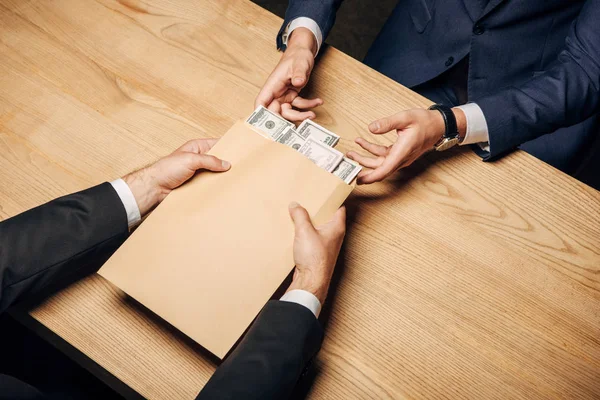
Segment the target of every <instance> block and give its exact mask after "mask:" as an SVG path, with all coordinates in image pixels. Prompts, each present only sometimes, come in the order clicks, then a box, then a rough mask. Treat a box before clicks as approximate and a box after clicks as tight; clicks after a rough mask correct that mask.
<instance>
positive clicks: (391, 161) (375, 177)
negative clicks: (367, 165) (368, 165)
mask: <svg viewBox="0 0 600 400" xmlns="http://www.w3.org/2000/svg"><path fill="white" fill-rule="evenodd" d="M405 157H406V155H405V154H404V153H400V154H397V155H390V156H388V157H387V158H385V159H384V161H383V162H382V163H381V165H380V166H379V167H377V168H375V169H374V170H373V171H371V172H369V173H368V174H365V175H363V176H362V177H360V176H359V177H358V184H359V185H368V184H371V183H375V182H380V181H382V180H384V179H385V178H387V177H388V176H389V175H391V174H392V173H393V172H394V171H396V170H397V169H398V168H399V167H400V166H401V165H402V163H403V162H404V158H405Z"/></svg>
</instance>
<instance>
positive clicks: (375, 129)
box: [369, 111, 411, 135]
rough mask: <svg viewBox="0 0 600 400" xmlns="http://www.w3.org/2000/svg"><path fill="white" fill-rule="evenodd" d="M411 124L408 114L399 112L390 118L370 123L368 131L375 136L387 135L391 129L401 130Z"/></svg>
mask: <svg viewBox="0 0 600 400" xmlns="http://www.w3.org/2000/svg"><path fill="white" fill-rule="evenodd" d="M410 122H411V119H410V116H409V113H408V112H406V111H401V112H399V113H397V114H394V115H392V116H389V117H386V118H382V119H379V120H377V121H374V122H371V124H370V125H369V130H370V131H371V133H374V134H376V135H379V134H382V133H387V132H389V131H391V130H393V129H403V128H404V127H406V126H407V125H408V124H409V123H410Z"/></svg>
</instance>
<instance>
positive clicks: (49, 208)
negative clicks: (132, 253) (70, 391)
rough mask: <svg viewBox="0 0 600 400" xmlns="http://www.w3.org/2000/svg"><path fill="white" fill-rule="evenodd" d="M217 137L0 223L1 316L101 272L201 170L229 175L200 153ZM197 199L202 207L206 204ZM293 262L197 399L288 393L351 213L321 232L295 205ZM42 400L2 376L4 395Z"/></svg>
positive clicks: (316, 335) (315, 336)
mask: <svg viewBox="0 0 600 400" xmlns="http://www.w3.org/2000/svg"><path fill="white" fill-rule="evenodd" d="M215 142H216V140H214V139H202V140H193V141H190V142H188V143H186V144H185V145H184V146H182V147H181V148H179V149H178V150H176V151H175V152H173V153H172V154H171V155H169V156H167V157H165V158H162V159H160V160H159V161H157V162H156V163H155V164H153V165H151V166H149V167H146V168H143V169H141V170H139V171H136V172H134V173H131V174H129V175H127V176H125V177H124V178H123V179H118V180H116V181H113V182H110V183H103V184H101V185H98V186H95V187H92V188H90V189H87V190H84V191H82V192H79V193H75V194H71V195H68V196H64V197H61V198H58V199H56V200H54V201H51V202H49V203H47V204H44V205H42V206H39V207H36V208H34V209H32V210H29V211H26V212H24V213H22V214H19V215H17V216H15V217H13V218H10V219H8V220H6V221H3V222H1V223H0V313H2V312H4V311H5V310H6V309H7V308H8V307H10V306H11V305H12V304H14V303H16V302H18V301H20V300H23V299H26V298H29V297H31V296H35V295H36V293H38V292H40V291H41V290H42V289H45V288H47V287H51V286H56V285H59V286H60V285H61V284H64V283H65V282H68V281H72V280H73V279H77V278H80V277H83V276H85V275H86V274H89V273H92V272H94V271H96V270H97V269H98V268H99V267H100V266H101V265H102V263H104V262H105V261H106V260H107V259H108V258H109V257H110V255H111V254H112V253H113V252H114V251H115V250H116V249H117V248H118V247H119V246H120V245H121V244H122V243H123V241H124V240H125V239H126V238H127V236H128V234H129V228H131V227H133V226H135V225H136V224H137V223H139V222H140V219H141V217H143V216H144V215H145V214H147V213H148V212H150V211H151V210H152V209H153V208H154V207H156V205H158V204H159V203H160V202H161V201H162V200H163V199H164V198H165V197H166V196H167V194H168V193H169V192H170V191H171V190H173V189H175V188H176V187H178V186H180V185H182V184H183V183H184V182H186V181H187V180H188V179H190V178H191V177H192V176H193V175H194V174H195V173H196V171H198V170H209V171H217V172H223V171H226V170H228V169H229V168H230V165H229V163H228V162H226V161H222V160H220V159H218V158H216V157H214V156H210V155H206V154H204V153H205V152H207V151H208V150H209V149H210V148H211V147H212V145H213V144H214V143H215ZM200 206H201V205H200ZM289 211H290V216H291V218H292V220H293V222H294V225H295V229H296V234H295V240H294V260H295V262H296V269H295V271H294V276H293V279H292V283H291V285H290V287H289V288H288V290H287V292H286V293H285V294H284V295H283V297H282V298H281V299H280V300H278V301H270V302H268V303H267V305H266V306H265V307H264V308H263V310H262V311H261V313H260V314H259V316H258V317H257V319H256V321H255V322H254V324H253V325H252V326H251V328H250V329H249V331H248V333H247V334H246V336H245V337H244V339H243V340H242V342H241V343H240V345H239V346H238V347H237V348H236V349H235V350H234V351H233V353H232V354H231V355H230V356H229V357H228V358H227V359H226V360H225V361H224V362H223V363H222V364H221V366H220V367H219V368H218V369H217V371H216V372H215V374H214V375H213V376H212V378H211V379H210V380H209V382H208V383H207V385H206V386H205V387H204V389H203V390H202V392H201V393H200V394H199V395H198V398H199V399H275V398H286V397H287V396H288V395H289V394H290V392H291V391H292V389H293V388H294V386H295V384H296V382H297V380H298V379H299V377H300V376H301V374H302V373H303V371H304V370H305V368H306V367H307V365H308V364H309V362H310V360H311V359H312V358H313V357H314V355H315V354H316V353H317V352H318V351H319V349H320V346H321V342H322V340H323V330H322V328H321V326H320V324H319V322H318V320H317V318H316V317H317V316H318V314H319V311H320V309H321V304H322V303H323V302H324V301H325V297H326V296H327V290H328V288H329V283H330V280H331V275H332V273H333V268H334V266H335V263H336V259H337V257H338V254H339V251H340V247H341V244H342V240H343V237H344V231H345V210H344V208H341V209H339V210H338V211H337V213H336V214H335V215H334V217H333V219H332V220H331V221H330V222H329V223H327V224H325V225H323V226H321V227H319V228H318V229H316V228H315V227H314V226H313V225H312V223H311V221H310V217H309V215H308V213H307V211H306V210H305V209H304V208H302V207H301V206H300V205H298V204H295V203H294V204H291V205H290V210H289ZM38 398H40V399H41V398H45V396H44V394H43V393H42V392H41V391H39V390H38V389H37V388H35V387H33V386H30V385H28V384H26V383H24V382H21V381H19V380H17V379H15V378H13V377H10V376H7V375H2V374H0V399H38Z"/></svg>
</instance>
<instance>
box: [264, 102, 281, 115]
mask: <svg viewBox="0 0 600 400" xmlns="http://www.w3.org/2000/svg"><path fill="white" fill-rule="evenodd" d="M267 109H268V110H269V111H272V112H274V113H276V114H281V103H279V101H278V100H273V101H272V102H271V103H270V104H269V105H268V107H267Z"/></svg>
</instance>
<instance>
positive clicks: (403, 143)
mask: <svg viewBox="0 0 600 400" xmlns="http://www.w3.org/2000/svg"><path fill="white" fill-rule="evenodd" d="M453 111H454V115H455V116H456V122H457V124H458V130H459V134H460V135H461V137H463V138H464V135H465V131H466V120H465V115H464V113H463V111H462V110H460V109H453ZM369 130H370V131H371V133H373V134H375V135H381V134H384V133H387V132H389V131H391V130H396V133H397V134H398V137H397V138H396V142H395V143H394V144H393V145H391V146H381V145H378V144H375V143H371V142H369V141H368V140H365V139H363V138H356V140H355V141H356V143H358V144H359V145H360V146H361V147H362V148H363V149H365V150H367V151H368V152H369V153H371V154H372V155H373V156H374V157H367V156H362V155H360V154H358V153H356V152H354V151H350V152H348V157H349V158H351V159H352V160H354V161H356V162H358V163H360V164H361V165H362V166H363V167H366V168H368V169H365V170H363V171H361V173H360V174H359V175H358V183H359V184H369V183H374V182H379V181H382V180H383V179H385V178H387V177H388V176H390V175H391V174H393V173H394V172H395V171H396V170H397V169H399V168H404V167H408V166H409V165H411V164H412V163H413V162H414V161H415V160H416V159H418V158H419V157H421V156H422V155H423V154H424V153H426V152H427V151H429V150H432V149H433V146H434V145H435V144H436V143H437V142H438V140H440V138H441V137H442V136H443V135H444V132H445V130H446V127H445V125H444V119H443V117H442V115H441V114H440V112H439V111H436V110H423V109H415V110H408V111H401V112H399V113H397V114H394V115H392V116H391V117H387V118H383V119H380V120H378V121H375V122H373V123H371V124H370V125H369Z"/></svg>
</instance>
